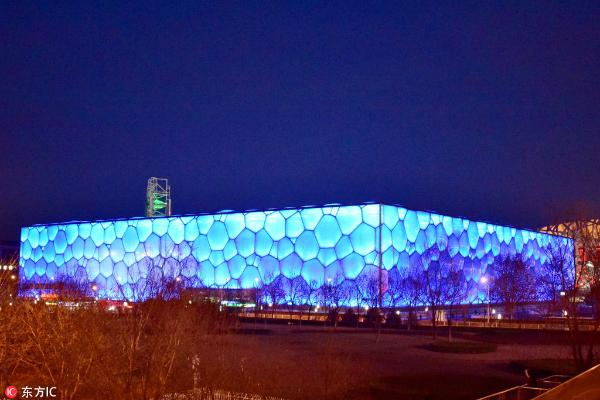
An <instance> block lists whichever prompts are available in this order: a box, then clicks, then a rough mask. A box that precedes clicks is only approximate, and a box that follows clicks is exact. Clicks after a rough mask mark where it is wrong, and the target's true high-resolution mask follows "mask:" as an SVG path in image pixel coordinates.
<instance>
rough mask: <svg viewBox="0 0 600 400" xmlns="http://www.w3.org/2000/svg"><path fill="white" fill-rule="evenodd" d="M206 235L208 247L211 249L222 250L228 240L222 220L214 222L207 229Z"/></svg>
mask: <svg viewBox="0 0 600 400" xmlns="http://www.w3.org/2000/svg"><path fill="white" fill-rule="evenodd" d="M207 237H208V243H209V244H210V248H211V249H213V250H223V249H224V248H225V245H226V244H227V241H228V240H229V236H227V229H225V224H224V223H222V222H215V223H214V224H213V225H212V226H211V227H210V229H209V230H208V234H207Z"/></svg>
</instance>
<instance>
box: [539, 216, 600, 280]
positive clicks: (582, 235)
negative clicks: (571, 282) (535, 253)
mask: <svg viewBox="0 0 600 400" xmlns="http://www.w3.org/2000/svg"><path fill="white" fill-rule="evenodd" d="M540 231H541V232H545V233H550V234H553V235H562V236H566V237H569V238H571V239H573V242H574V251H575V261H576V263H575V265H576V271H577V273H578V274H581V277H582V279H581V280H579V279H577V282H582V286H583V287H581V289H589V285H590V282H591V281H590V280H591V279H593V277H595V276H598V275H599V274H598V271H596V270H595V268H599V267H600V219H589V220H574V221H569V222H563V223H560V224H555V225H548V226H545V227H543V228H542V229H540Z"/></svg>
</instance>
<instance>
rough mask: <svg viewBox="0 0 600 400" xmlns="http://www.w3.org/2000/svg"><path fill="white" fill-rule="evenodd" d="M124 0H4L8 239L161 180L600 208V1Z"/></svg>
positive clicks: (2, 97) (202, 199) (277, 191)
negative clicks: (47, 0) (50, 1)
mask: <svg viewBox="0 0 600 400" xmlns="http://www.w3.org/2000/svg"><path fill="white" fill-rule="evenodd" d="M74 3H75V2H74ZM76 3H88V2H76ZM90 3H91V2H90ZM125 3H127V2H115V3H112V4H109V3H105V2H102V3H101V4H102V5H101V6H99V7H92V6H88V5H82V4H76V5H68V6H64V5H60V6H57V5H40V4H41V2H34V4H29V5H26V4H25V3H24V2H8V1H6V2H2V3H1V4H0V148H1V149H2V153H1V156H0V239H4V240H18V235H19V228H20V227H21V226H26V225H31V224H34V223H45V222H59V221H68V220H76V219H79V220H90V219H98V218H117V217H131V216H141V215H143V213H144V201H145V189H146V181H147V179H148V178H149V177H150V176H160V177H167V178H169V180H170V182H171V185H172V190H173V195H172V197H173V211H174V213H181V214H183V213H195V212H203V211H216V210H221V209H236V210H244V209H253V208H269V207H283V206H301V205H305V204H323V203H331V202H340V203H357V202H363V201H370V200H372V201H382V202H389V203H398V204H402V205H404V206H406V207H409V208H414V209H426V210H433V211H437V212H440V213H445V214H449V215H453V216H464V217H468V218H471V219H480V220H485V221H490V222H494V223H500V224H509V225H514V226H517V227H530V228H536V227H539V226H541V225H544V224H546V223H548V222H552V221H556V220H557V219H560V218H562V217H563V216H565V215H568V214H569V213H572V212H573V211H574V210H584V212H587V213H588V214H589V215H599V214H600V184H599V183H600V167H599V166H600V162H599V153H600V111H599V110H600V83H599V82H600V79H599V78H600V23H599V21H600V3H599V2H597V1H596V2H594V1H591V2H584V3H578V2H562V3H560V4H559V3H558V2H539V1H536V2H531V3H530V4H529V5H527V4H526V2H514V3H512V4H509V3H510V2H495V3H492V2H485V4H483V2H475V3H472V4H467V3H466V2H448V3H441V2H431V3H426V2H405V3H419V5H418V6H416V5H415V4H404V5H402V4H399V3H401V2H389V3H369V4H364V3H366V2H356V3H354V4H350V3H351V2H347V1H344V2H340V3H337V4H335V3H333V2H309V1H298V2H290V3H284V2H272V3H266V2H264V3H258V2H240V3H232V2H215V3H213V4H212V5H211V4H204V5H199V6H189V7H184V6H181V7H173V6H171V5H168V4H164V5H150V3H149V2H146V1H144V2H140V3H139V4H137V5H128V4H125ZM185 3H186V4H188V3H191V2H185ZM452 3H460V4H452Z"/></svg>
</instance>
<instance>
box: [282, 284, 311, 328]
mask: <svg viewBox="0 0 600 400" xmlns="http://www.w3.org/2000/svg"><path fill="white" fill-rule="evenodd" d="M307 287H308V284H307V283H306V281H305V280H304V278H302V277H301V276H299V277H297V278H295V279H286V280H285V281H283V293H284V302H285V305H286V308H287V310H288V313H289V315H290V322H291V321H292V317H293V314H294V310H295V309H296V306H301V305H302V304H304V303H305V302H306V297H305V296H306V292H307Z"/></svg>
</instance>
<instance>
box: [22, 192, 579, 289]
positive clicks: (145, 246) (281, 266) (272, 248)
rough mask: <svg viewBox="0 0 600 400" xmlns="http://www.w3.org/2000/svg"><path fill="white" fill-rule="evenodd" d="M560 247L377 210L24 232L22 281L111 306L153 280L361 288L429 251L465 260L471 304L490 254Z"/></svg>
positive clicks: (533, 255)
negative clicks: (86, 290) (57, 286)
mask: <svg viewBox="0 0 600 400" xmlns="http://www.w3.org/2000/svg"><path fill="white" fill-rule="evenodd" d="M559 240H569V239H565V238H562V237H559V236H553V235H548V234H543V233H538V232H533V231H527V230H520V229H515V228H510V227H504V226H498V225H493V224H488V223H485V222H474V221H469V220H466V219H462V218H454V217H448V216H442V215H438V214H434V213H430V212H423V211H411V210H408V209H406V208H403V207H399V206H391V205H383V204H365V205H352V206H338V205H335V206H325V207H311V208H298V209H283V210H270V211H250V212H239V213H237V212H232V213H218V214H212V215H195V216H178V217H160V218H153V219H149V218H145V219H142V218H139V219H130V220H114V221H98V222H81V223H66V224H53V225H36V226H32V227H25V228H22V230H21V248H20V261H19V263H20V267H21V276H20V278H19V279H20V284H21V285H22V286H26V285H29V286H31V284H52V283H53V282H59V281H61V280H65V279H67V278H68V279H75V280H76V281H84V282H87V283H89V284H90V285H96V287H97V295H98V297H100V298H111V299H119V298H121V299H122V298H125V299H128V298H130V297H131V296H134V293H135V292H136V287H137V286H138V285H140V284H141V283H143V282H144V281H145V280H147V279H150V278H151V277H152V278H163V277H164V278H167V279H178V280H183V281H184V282H186V284H187V285H188V286H190V287H215V288H235V289H237V288H255V287H257V286H258V285H268V284H269V283H271V282H272V281H273V280H275V279H285V280H288V281H290V282H291V281H293V280H303V282H302V283H304V282H305V283H306V284H307V285H311V286H312V287H314V288H318V287H321V286H323V285H324V284H325V283H328V282H334V283H336V284H342V283H344V284H351V285H360V283H359V282H361V279H360V278H361V276H365V275H368V274H373V273H378V272H379V270H378V269H379V268H382V269H383V271H382V272H383V273H382V276H383V279H385V280H387V279H388V276H389V274H393V273H398V272H399V271H401V270H402V269H405V268H408V267H409V265H413V264H415V265H416V264H418V263H419V262H420V258H421V257H422V256H423V255H424V254H425V253H426V252H428V251H431V249H433V250H439V251H440V252H443V251H446V252H448V254H449V255H450V256H452V257H457V258H459V259H460V260H461V266H462V268H463V272H464V276H465V280H466V284H467V286H468V288H469V301H477V300H483V299H484V298H485V288H484V287H481V285H479V284H478V282H479V280H480V277H481V276H482V275H484V274H485V273H486V270H487V269H488V267H489V266H490V265H491V264H492V263H493V262H494V259H495V258H496V257H498V256H499V255H507V254H513V255H514V254H517V253H520V254H522V255H523V257H524V258H525V259H527V260H529V261H530V262H531V264H532V265H533V266H534V269H535V270H536V271H541V269H542V265H543V264H544V263H545V262H546V259H545V256H544V251H543V249H544V248H545V247H547V246H549V245H550V244H552V243H553V242H554V241H559ZM380 255H381V256H380ZM279 277H281V278H279ZM383 287H384V290H388V287H387V283H386V282H384V283H383Z"/></svg>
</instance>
